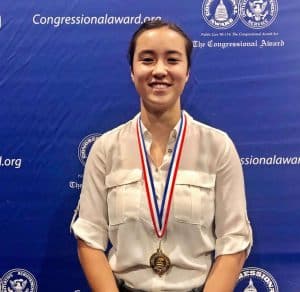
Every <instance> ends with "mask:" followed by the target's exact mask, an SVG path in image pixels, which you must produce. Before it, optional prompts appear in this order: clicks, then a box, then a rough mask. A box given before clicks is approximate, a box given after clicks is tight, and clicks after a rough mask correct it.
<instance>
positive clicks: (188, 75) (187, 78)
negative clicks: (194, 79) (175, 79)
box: [185, 69, 190, 82]
mask: <svg viewBox="0 0 300 292" xmlns="http://www.w3.org/2000/svg"><path fill="white" fill-rule="evenodd" d="M189 78H190V69H188V71H187V73H186V77H185V82H188V80H189Z"/></svg>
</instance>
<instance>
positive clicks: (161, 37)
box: [131, 27, 189, 112]
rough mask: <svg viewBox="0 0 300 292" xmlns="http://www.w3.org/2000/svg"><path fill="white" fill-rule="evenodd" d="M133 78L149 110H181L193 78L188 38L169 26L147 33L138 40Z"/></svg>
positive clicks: (142, 102)
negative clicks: (188, 52)
mask: <svg viewBox="0 0 300 292" xmlns="http://www.w3.org/2000/svg"><path fill="white" fill-rule="evenodd" d="M131 69H132V71H131V78H132V80H133V82H134V85H135V87H136V90H137V91H138V93H139V95H140V97H141V107H142V108H145V109H146V110H147V111H149V112H153V111H154V112H163V111H166V110H171V109H174V108H175V109H180V95H181V93H182V91H183V89H184V86H185V83H186V82H187V80H188V77H189V70H188V61H187V56H186V49H185V39H184V38H183V37H182V36H181V35H180V34H179V33H177V32H176V31H173V30H171V29H169V28H167V27H162V28H157V29H151V30H147V31H145V32H143V33H142V34H141V35H140V36H139V37H138V38H137V41H136V47H135V52H134V56H133V65H132V68H131Z"/></svg>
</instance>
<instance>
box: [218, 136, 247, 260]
mask: <svg viewBox="0 0 300 292" xmlns="http://www.w3.org/2000/svg"><path fill="white" fill-rule="evenodd" d="M215 234H216V238H217V239H216V249H215V257H217V256H219V255H224V254H233V253H237V252H240V251H243V250H246V252H247V256H248V255H249V253H250V249H251V247H252V243H253V239H252V230H251V226H250V222H249V220H248V216H247V209H246V198H245V187H244V178H243V171H242V166H241V163H240V158H239V156H238V153H237V151H236V149H235V147H234V144H233V143H232V141H231V140H230V138H229V137H228V136H226V143H225V149H224V151H223V153H222V154H221V155H220V157H219V160H218V163H217V176H216V214H215Z"/></svg>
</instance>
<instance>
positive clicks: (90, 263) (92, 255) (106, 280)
mask: <svg viewBox="0 0 300 292" xmlns="http://www.w3.org/2000/svg"><path fill="white" fill-rule="evenodd" d="M78 256H79V261H80V264H81V267H82V269H83V271H84V274H85V276H86V279H87V281H88V283H89V285H90V288H91V290H92V291H93V292H118V291H119V290H118V288H117V285H116V281H115V278H114V275H113V273H112V270H111V268H110V266H109V264H108V261H107V258H106V256H105V254H104V252H103V251H101V250H99V249H95V248H92V247H89V246H88V245H86V244H85V243H84V242H83V241H82V240H80V239H79V240H78Z"/></svg>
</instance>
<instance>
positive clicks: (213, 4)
mask: <svg viewBox="0 0 300 292" xmlns="http://www.w3.org/2000/svg"><path fill="white" fill-rule="evenodd" d="M202 15H203V18H204V20H205V21H206V23H207V24H208V25H209V26H211V27H213V28H216V29H227V28H230V27H232V26H233V25H234V24H235V23H236V22H237V21H238V19H239V15H238V5H237V0H205V1H204V2H203V5H202Z"/></svg>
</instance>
